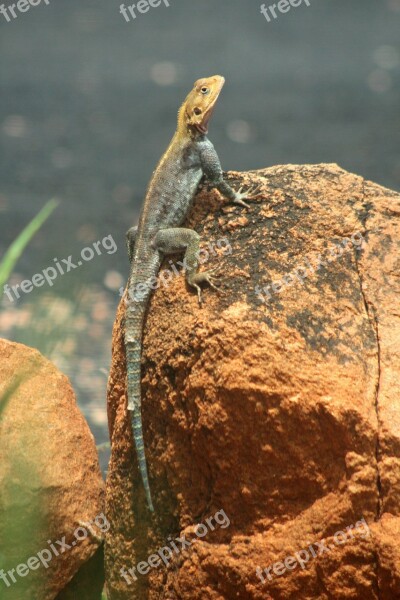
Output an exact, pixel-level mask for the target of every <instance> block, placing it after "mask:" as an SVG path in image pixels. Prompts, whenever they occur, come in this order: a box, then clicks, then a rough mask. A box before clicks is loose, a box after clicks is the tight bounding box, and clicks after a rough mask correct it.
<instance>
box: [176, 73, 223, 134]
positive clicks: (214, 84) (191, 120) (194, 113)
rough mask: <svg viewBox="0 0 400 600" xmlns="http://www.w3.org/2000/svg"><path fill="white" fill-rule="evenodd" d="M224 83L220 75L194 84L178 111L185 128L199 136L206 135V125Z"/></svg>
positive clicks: (199, 80)
mask: <svg viewBox="0 0 400 600" xmlns="http://www.w3.org/2000/svg"><path fill="white" fill-rule="evenodd" d="M224 83H225V79H224V78H223V77H221V76H220V75H214V76H213V77H207V78H204V79H198V80H197V81H196V82H195V84H194V87H193V89H192V90H191V92H190V93H189V95H188V96H187V98H186V100H185V102H184V104H183V106H182V108H181V111H180V116H181V117H182V118H183V119H184V122H185V126H186V127H190V128H192V129H194V130H197V131H198V132H199V133H201V134H205V133H207V131H208V123H209V121H210V118H211V115H212V113H213V111H214V108H215V105H216V102H217V100H218V96H219V95H220V93H221V90H222V88H223V86H224Z"/></svg>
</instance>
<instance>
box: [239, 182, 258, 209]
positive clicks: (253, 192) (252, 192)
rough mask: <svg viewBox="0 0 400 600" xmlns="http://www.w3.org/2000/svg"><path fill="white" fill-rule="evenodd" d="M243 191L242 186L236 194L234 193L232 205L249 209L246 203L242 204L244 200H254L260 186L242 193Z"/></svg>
mask: <svg viewBox="0 0 400 600" xmlns="http://www.w3.org/2000/svg"><path fill="white" fill-rule="evenodd" d="M243 189H244V187H243V186H242V187H241V188H240V189H239V190H238V191H237V192H235V199H234V203H235V204H240V206H245V207H246V208H250V206H249V205H248V204H247V202H244V199H246V200H254V198H255V197H256V196H257V195H258V193H259V191H260V186H254V187H252V188H250V189H248V190H247V191H246V192H243Z"/></svg>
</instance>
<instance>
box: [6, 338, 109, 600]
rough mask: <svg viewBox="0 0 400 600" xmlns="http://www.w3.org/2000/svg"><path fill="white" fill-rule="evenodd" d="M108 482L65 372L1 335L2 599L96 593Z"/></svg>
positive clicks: (46, 599) (47, 599)
mask: <svg viewBox="0 0 400 600" xmlns="http://www.w3.org/2000/svg"><path fill="white" fill-rule="evenodd" d="M103 487H104V486H103V481H102V478H101V473H100V468H99V463H98V459H97V452H96V447H95V443H94V439H93V436H92V434H91V432H90V430H89V427H88V425H87V423H86V421H85V419H84V418H83V416H82V414H81V413H80V411H79V409H78V407H77V405H76V400H75V396H74V392H73V390H72V388H71V385H70V383H69V381H68V379H67V378H66V377H65V375H62V374H61V373H60V372H59V371H58V369H57V368H56V367H55V366H54V365H53V364H52V363H51V362H50V361H49V360H47V359H45V358H44V357H43V356H41V355H40V354H39V352H37V351H36V350H33V349H31V348H27V347H26V346H23V345H21V344H15V343H12V342H8V341H6V340H0V569H2V571H0V597H1V598H4V599H5V600H22V599H23V600H38V599H40V600H54V599H55V598H56V597H57V598H58V599H59V600H61V599H62V600H66V599H67V598H75V599H78V598H79V599H82V600H95V599H96V600H99V599H100V595H101V588H102V563H101V555H102V551H101V537H102V535H103V533H104V531H105V530H106V529H107V521H106V519H105V516H104V512H103V511H104V506H103ZM94 567H95V568H94ZM88 572H90V573H91V578H90V582H89V581H88V577H87V573H88ZM71 590H75V595H73V596H72V595H71Z"/></svg>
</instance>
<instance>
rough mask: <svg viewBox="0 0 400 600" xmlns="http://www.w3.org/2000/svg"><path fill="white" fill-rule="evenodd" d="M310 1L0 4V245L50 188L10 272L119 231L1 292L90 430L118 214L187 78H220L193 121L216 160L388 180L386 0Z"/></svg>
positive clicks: (98, 392)
mask: <svg viewBox="0 0 400 600" xmlns="http://www.w3.org/2000/svg"><path fill="white" fill-rule="evenodd" d="M310 2H311V6H309V7H307V5H306V4H305V3H303V4H302V5H300V6H299V7H298V8H292V9H291V10H290V12H288V13H286V14H281V13H279V12H278V15H279V18H278V19H276V20H272V21H271V22H267V20H266V19H265V17H264V16H263V15H262V14H261V12H260V4H261V2H260V1H255V0H248V1H246V2H245V1H244V0H218V1H216V0H197V1H196V2H191V3H189V2H188V0H186V1H184V0H170V6H169V7H168V8H167V7H166V6H165V5H164V3H162V4H161V6H159V7H158V8H151V9H150V10H149V12H147V13H146V14H139V16H138V17H137V18H136V19H135V20H131V21H130V22H129V23H128V22H126V20H125V19H124V17H123V16H122V14H120V12H119V10H120V8H119V7H120V2H118V1H117V2H115V1H113V0H111V1H110V0H83V1H78V0H68V1H67V0H50V3H49V5H46V4H45V3H44V0H42V3H41V4H40V5H39V6H37V7H31V8H30V10H29V11H28V12H26V13H18V16H17V18H16V19H11V21H10V22H7V21H6V19H5V18H4V17H3V16H2V15H0V69H1V71H0V152H1V161H0V257H1V255H3V254H4V251H5V250H6V248H7V247H8V246H9V244H10V243H11V242H12V241H13V240H14V239H15V237H16V236H17V235H18V233H19V232H20V231H21V229H22V228H23V227H24V226H25V225H26V224H27V223H28V221H29V220H30V219H31V218H32V217H33V216H34V215H35V214H36V213H37V212H38V211H39V209H40V208H41V207H42V206H43V205H44V204H45V202H46V201H47V200H48V199H50V198H52V197H57V198H59V199H60V200H61V204H60V205H59V207H58V208H57V209H56V211H55V212H54V213H53V215H52V216H51V217H50V219H49V220H48V221H47V222H46V224H45V225H44V227H43V228H42V229H41V231H40V232H39V233H38V234H37V235H36V237H35V238H34V240H33V241H32V242H31V243H30V245H29V247H28V249H27V250H26V251H25V253H24V255H23V257H22V258H21V259H20V261H19V262H18V264H17V266H16V269H15V272H14V274H13V276H12V277H11V279H10V281H9V283H10V284H15V283H17V282H20V281H21V280H23V279H26V278H28V279H31V278H32V276H33V275H34V274H35V273H40V272H41V271H42V270H43V269H45V268H46V267H48V266H51V265H53V264H54V261H53V259H54V258H58V259H59V260H60V259H62V258H67V257H68V256H69V255H72V257H73V260H75V259H76V258H77V257H78V258H79V255H80V253H81V250H82V249H83V248H85V247H89V246H91V245H92V244H93V243H94V242H96V241H98V240H102V239H103V238H104V237H105V236H109V235H111V236H112V238H113V240H114V241H115V243H116V245H117V247H118V250H117V251H116V252H114V253H113V254H107V252H106V251H105V250H103V252H102V254H101V255H97V254H96V256H95V257H94V258H93V260H91V261H88V262H84V264H83V265H82V266H81V267H79V268H78V269H75V270H74V271H72V272H70V273H68V274H66V275H64V276H63V277H61V276H60V277H58V278H57V280H56V281H55V282H54V285H53V286H52V287H49V286H43V287H41V288H35V289H34V290H33V291H32V292H31V293H29V294H25V295H24V294H23V297H21V299H19V300H15V301H13V302H11V301H10V300H9V299H8V298H7V297H6V296H4V295H3V294H2V296H1V300H0V302H1V306H0V307H1V312H0V334H1V335H2V336H4V337H7V338H9V339H12V340H15V341H19V342H23V343H25V344H28V345H31V346H35V347H37V348H38V349H39V350H41V351H42V352H43V353H44V354H45V355H47V356H48V357H50V358H51V359H52V360H54V361H55V362H56V364H57V365H58V366H59V367H60V368H61V369H62V370H63V371H64V372H65V373H67V375H69V377H70V378H71V380H72V383H73V386H74V388H75V390H76V393H77V397H78V402H79V404H80V406H81V408H82V411H83V412H84V414H85V415H86V416H87V418H88V420H89V423H90V426H91V428H92V430H93V432H94V433H95V435H96V439H97V441H98V443H101V442H104V441H106V440H107V426H106V413H105V389H106V381H107V371H108V367H109V362H110V340H111V330H112V323H113V318H114V314H115V310H116V307H117V304H118V301H119V295H118V289H119V287H120V286H122V285H124V282H125V280H126V277H127V274H128V267H129V264H128V260H127V257H126V252H125V247H124V235H125V231H126V230H127V228H128V227H129V226H131V225H132V224H134V223H135V221H136V220H137V216H138V211H139V208H140V205H141V202H142V199H143V195H144V192H145V187H146V184H147V182H148V179H149V177H150V175H151V173H152V170H153V169H154V167H155V165H156V163H157V161H158V159H159V158H160V156H161V154H162V152H163V150H164V148H165V146H166V145H167V143H168V141H169V139H170V137H171V136H172V134H173V131H174V127H175V118H176V113H177V109H178V106H179V104H180V103H181V102H182V101H183V99H184V97H185V95H186V94H187V93H188V91H189V89H190V88H191V86H192V84H193V82H194V80H195V79H197V78H199V77H202V76H208V75H213V74H216V73H218V74H222V75H224V76H225V78H226V86H225V89H224V91H223V95H222V96H221V98H220V101H219V106H218V109H217V111H216V113H215V115H214V118H213V121H212V123H211V129H210V137H211V139H212V141H213V142H214V144H215V146H216V147H217V150H218V152H219V155H220V157H221V160H222V163H223V167H224V168H225V169H227V170H228V169H236V170H246V169H257V168H260V167H266V166H269V165H274V164H282V163H319V162H337V163H339V164H340V165H341V166H342V167H344V168H346V169H348V170H350V171H353V172H355V173H358V174H360V175H363V176H365V177H366V178H368V179H372V180H375V181H376V182H378V183H380V184H383V185H385V186H388V187H392V188H395V189H399V187H400V148H399V141H400V115H399V106H400V103H399V99H400V0H351V1H349V0H310ZM135 3H136V2H135ZM127 4H130V2H129V0H128V3H127ZM270 4H273V2H272V1H271V2H269V1H267V2H266V5H267V6H269V5H270ZM6 6H7V4H6ZM75 262H76V260H75ZM102 462H103V468H105V466H106V463H107V456H106V454H105V455H104V456H103V459H102Z"/></svg>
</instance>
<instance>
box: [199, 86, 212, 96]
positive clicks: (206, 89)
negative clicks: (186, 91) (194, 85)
mask: <svg viewBox="0 0 400 600" xmlns="http://www.w3.org/2000/svg"><path fill="white" fill-rule="evenodd" d="M200 91H201V93H202V94H208V93H209V91H210V88H208V87H202V88H201V90H200Z"/></svg>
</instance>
